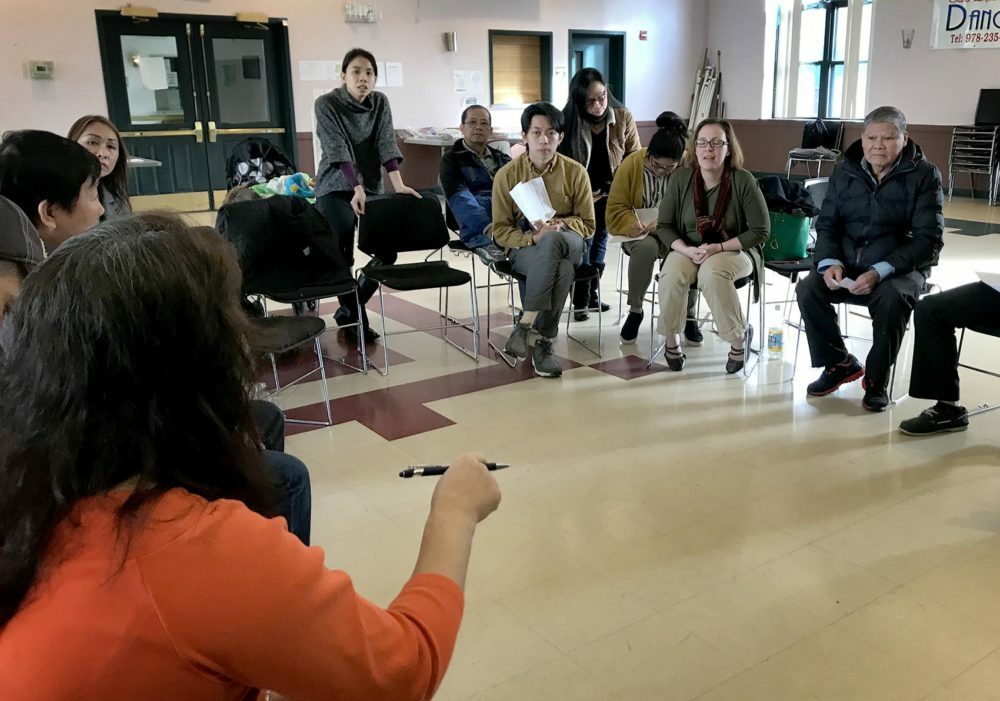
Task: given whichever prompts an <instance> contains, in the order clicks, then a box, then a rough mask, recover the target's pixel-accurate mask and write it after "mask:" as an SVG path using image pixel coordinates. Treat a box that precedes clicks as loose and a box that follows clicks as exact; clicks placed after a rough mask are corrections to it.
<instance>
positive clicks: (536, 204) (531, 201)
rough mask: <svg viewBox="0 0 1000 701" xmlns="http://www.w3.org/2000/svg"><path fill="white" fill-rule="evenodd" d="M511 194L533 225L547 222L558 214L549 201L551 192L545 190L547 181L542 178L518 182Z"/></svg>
mask: <svg viewBox="0 0 1000 701" xmlns="http://www.w3.org/2000/svg"><path fill="white" fill-rule="evenodd" d="M510 196H511V198H512V199H513V200H514V204H516V205H517V208H518V209H520V210H521V214H522V215H524V218H525V219H527V220H528V221H529V222H530V223H531V224H532V225H534V224H536V223H538V222H547V221H548V220H549V219H551V218H552V217H554V216H555V215H556V210H554V209H553V208H552V203H551V202H549V193H548V192H546V191H545V182H544V181H543V180H542V179H541V178H534V179H532V180H529V181H528V182H525V183H518V184H517V185H515V186H514V189H513V190H511V191H510Z"/></svg>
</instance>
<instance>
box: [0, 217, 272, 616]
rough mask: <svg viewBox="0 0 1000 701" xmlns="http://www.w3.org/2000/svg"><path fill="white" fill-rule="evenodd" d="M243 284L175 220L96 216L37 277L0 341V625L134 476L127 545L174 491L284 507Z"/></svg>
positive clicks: (231, 261) (224, 256)
mask: <svg viewBox="0 0 1000 701" xmlns="http://www.w3.org/2000/svg"><path fill="white" fill-rule="evenodd" d="M239 289H240V275H239V270H238V268H237V264H236V256H235V252H234V251H233V249H232V247H231V246H229V244H227V243H226V242H225V241H224V240H223V239H222V238H221V237H220V236H218V234H216V233H214V232H209V233H205V232H204V231H198V230H193V229H189V228H187V227H186V226H185V225H184V224H183V223H182V222H181V221H180V220H179V219H177V218H175V217H169V216H164V215H158V216H156V217H146V216H144V215H138V216H130V217H126V218H122V219H118V220H115V221H112V222H106V223H104V224H101V225H98V226H97V227H96V228H95V229H93V230H92V231H91V232H90V233H87V234H83V235H81V236H77V237H74V238H73V239H71V240H69V241H67V242H66V243H65V244H63V245H62V246H60V247H59V249H58V250H56V251H55V253H53V254H52V255H51V256H50V257H49V258H48V259H47V260H46V261H45V262H44V263H43V264H42V265H40V266H39V267H38V268H37V269H36V270H35V271H34V272H32V274H31V275H29V276H28V277H27V278H26V279H25V282H24V286H23V287H22V289H21V294H20V297H19V298H18V303H17V304H16V305H15V307H14V311H13V313H12V315H11V316H9V317H7V318H6V319H5V322H4V329H3V335H2V336H0V342H2V343H3V353H0V358H2V360H0V628H2V627H3V626H4V625H5V624H6V623H7V622H8V621H9V620H10V619H11V618H12V617H13V616H14V615H15V614H16V613H17V611H18V609H19V607H20V606H21V605H22V603H23V602H24V600H25V598H26V597H27V595H28V593H29V591H30V590H31V588H32V585H33V584H34V583H35V582H36V580H38V579H39V578H40V577H41V576H43V575H44V573H42V572H40V570H39V566H40V562H41V561H42V558H43V557H44V556H45V555H46V551H47V548H48V547H49V545H50V540H51V537H52V535H53V531H54V529H55V527H56V525H57V524H59V522H60V521H62V520H63V519H64V518H66V517H67V516H70V517H71V518H72V516H71V512H72V510H73V507H74V506H75V505H76V504H77V503H78V502H79V501H80V500H81V499H85V498H87V497H92V496H95V495H100V494H104V493H107V492H108V491H110V490H112V489H113V488H115V487H116V486H119V485H122V483H124V482H129V483H130V490H131V492H130V495H129V496H128V497H127V498H126V499H124V501H123V502H122V504H121V506H120V507H119V508H118V510H117V513H116V522H117V524H118V534H119V541H120V543H122V544H123V553H127V548H128V545H127V544H128V541H129V538H130V537H131V534H133V533H135V532H136V531H137V530H138V529H139V528H141V526H142V525H143V523H144V518H145V515H146V513H147V512H148V509H147V508H145V507H148V506H150V505H151V504H152V503H153V502H155V501H156V500H157V499H158V498H159V497H160V496H161V495H163V494H164V493H165V492H166V491H168V490H170V489H173V488H181V489H185V490H187V491H188V492H191V493H193V494H196V495H199V496H201V497H204V498H205V499H209V500H214V499H221V498H232V499H239V500H241V501H243V502H244V503H246V504H247V505H248V506H249V507H250V508H252V509H254V510H256V511H258V512H260V513H263V514H268V515H269V514H271V513H273V510H272V505H273V501H272V498H271V496H270V493H269V485H268V482H267V481H266V478H265V476H264V473H263V471H262V467H261V462H260V460H261V451H260V450H259V448H258V445H257V436H256V433H255V431H254V428H253V423H252V419H251V413H250V409H249V404H248V390H247V388H248V386H249V383H250V381H251V379H252V377H253V370H252V365H253V364H252V359H251V356H250V354H249V351H248V350H247V343H246V339H247V327H246V324H248V322H247V320H246V317H245V316H244V315H243V313H242V312H241V310H240V307H239V304H238V301H237V299H238V298H237V294H238V292H239ZM132 485H134V486H132ZM69 523H70V524H72V523H73V521H72V520H71V521H69ZM123 556H124V555H123Z"/></svg>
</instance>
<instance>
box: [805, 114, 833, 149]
mask: <svg viewBox="0 0 1000 701" xmlns="http://www.w3.org/2000/svg"><path fill="white" fill-rule="evenodd" d="M829 139H830V130H829V128H827V126H826V124H825V123H824V122H823V120H822V119H816V120H813V121H812V122H806V126H805V127H804V128H803V129H802V148H820V147H821V146H826V147H827V148H830V147H829V146H828V145H827V142H828V141H829Z"/></svg>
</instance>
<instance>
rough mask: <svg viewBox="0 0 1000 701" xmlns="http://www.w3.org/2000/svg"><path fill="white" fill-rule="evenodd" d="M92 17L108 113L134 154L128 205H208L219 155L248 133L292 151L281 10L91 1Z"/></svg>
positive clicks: (220, 174)
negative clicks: (259, 13) (158, 9)
mask: <svg viewBox="0 0 1000 701" xmlns="http://www.w3.org/2000/svg"><path fill="white" fill-rule="evenodd" d="M97 23H98V33H99V36H100V44H101V60H102V62H103V67H104V81H105V89H106V92H107V98H108V116H109V117H110V119H111V121H113V122H114V123H115V125H116V126H117V127H118V128H119V130H121V132H122V138H123V140H124V141H125V145H126V147H127V148H128V151H129V153H130V154H131V155H132V156H134V157H138V158H139V159H142V160H139V161H137V162H136V164H135V166H136V167H133V168H132V178H131V183H130V186H131V194H132V196H133V198H134V199H135V201H136V202H137V204H138V205H139V207H138V208H142V207H143V205H148V206H170V207H175V208H177V209H181V210H186V211H197V210H206V209H215V208H217V206H218V205H220V204H221V197H222V196H223V193H224V192H225V188H226V162H227V160H228V159H229V156H230V155H231V154H232V151H233V148H234V147H235V146H236V144H238V143H239V142H240V141H242V140H243V139H245V138H247V137H248V136H262V137H265V138H267V139H269V140H270V141H272V142H273V143H274V144H275V145H276V146H278V147H279V148H280V149H281V150H282V151H284V152H285V153H286V154H288V155H289V157H290V158H291V159H292V160H296V155H295V131H294V123H295V119H294V113H293V110H292V93H291V71H290V62H289V58H288V32H287V28H286V27H285V26H284V22H283V20H270V21H268V22H267V23H266V24H246V23H240V22H237V21H236V20H235V19H233V18H228V17H207V16H197V15H160V16H159V17H156V18H150V19H140V18H131V17H123V16H122V15H120V14H119V13H114V12H104V11H98V12H97ZM157 163H159V165H157Z"/></svg>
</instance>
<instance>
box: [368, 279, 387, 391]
mask: <svg viewBox="0 0 1000 701" xmlns="http://www.w3.org/2000/svg"><path fill="white" fill-rule="evenodd" d="M378 311H379V316H381V317H382V362H383V363H384V365H383V366H382V367H383V369H382V370H379V369H378V367H376V366H374V365H373V366H372V367H373V368H375V371H376V372H377V373H379V374H380V375H382V377H385V376H386V375H388V374H389V336H388V334H387V333H386V331H385V295H384V294H383V293H382V285H379V286H378Z"/></svg>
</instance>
